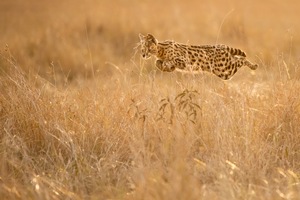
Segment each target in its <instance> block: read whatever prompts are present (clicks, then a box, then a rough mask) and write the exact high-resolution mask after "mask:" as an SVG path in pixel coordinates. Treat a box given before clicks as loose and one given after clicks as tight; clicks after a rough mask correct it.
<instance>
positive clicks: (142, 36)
mask: <svg viewBox="0 0 300 200" xmlns="http://www.w3.org/2000/svg"><path fill="white" fill-rule="evenodd" d="M139 37H140V41H143V40H145V36H144V35H143V34H141V33H140V34H139Z"/></svg>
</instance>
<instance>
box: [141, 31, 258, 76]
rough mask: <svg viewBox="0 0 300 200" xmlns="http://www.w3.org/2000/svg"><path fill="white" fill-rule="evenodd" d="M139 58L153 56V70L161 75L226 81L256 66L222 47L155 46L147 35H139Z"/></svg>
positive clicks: (238, 52) (237, 52)
mask: <svg viewBox="0 0 300 200" xmlns="http://www.w3.org/2000/svg"><path fill="white" fill-rule="evenodd" d="M140 45H141V54H142V57H143V58H144V59H148V58H150V57H151V56H155V57H156V58H157V60H156V67H157V68H158V69H160V70H161V71H164V72H172V71H174V70H175V69H176V70H184V71H192V72H196V71H200V70H202V71H207V72H211V73H213V74H215V75H216V76H218V77H220V78H221V79H224V80H228V79H230V78H231V77H232V76H233V75H234V74H235V73H236V72H237V70H238V69H239V68H241V67H242V66H248V67H249V68H250V69H251V70H255V69H257V67H258V65H257V64H253V63H251V62H250V61H248V60H247V59H246V54H245V52H243V51H242V50H240V49H237V48H232V47H229V46H226V45H199V46H198V45H186V44H180V43H177V42H174V41H164V42H158V41H157V39H156V38H155V37H154V36H153V35H151V34H148V35H146V36H144V35H142V34H140Z"/></svg>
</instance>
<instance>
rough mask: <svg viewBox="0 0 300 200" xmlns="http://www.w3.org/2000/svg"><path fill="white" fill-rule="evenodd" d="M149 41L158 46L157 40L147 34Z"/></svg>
mask: <svg viewBox="0 0 300 200" xmlns="http://www.w3.org/2000/svg"><path fill="white" fill-rule="evenodd" d="M147 40H148V41H151V42H153V43H154V44H157V39H156V38H155V37H154V36H153V35H151V34H150V33H148V34H147Z"/></svg>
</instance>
